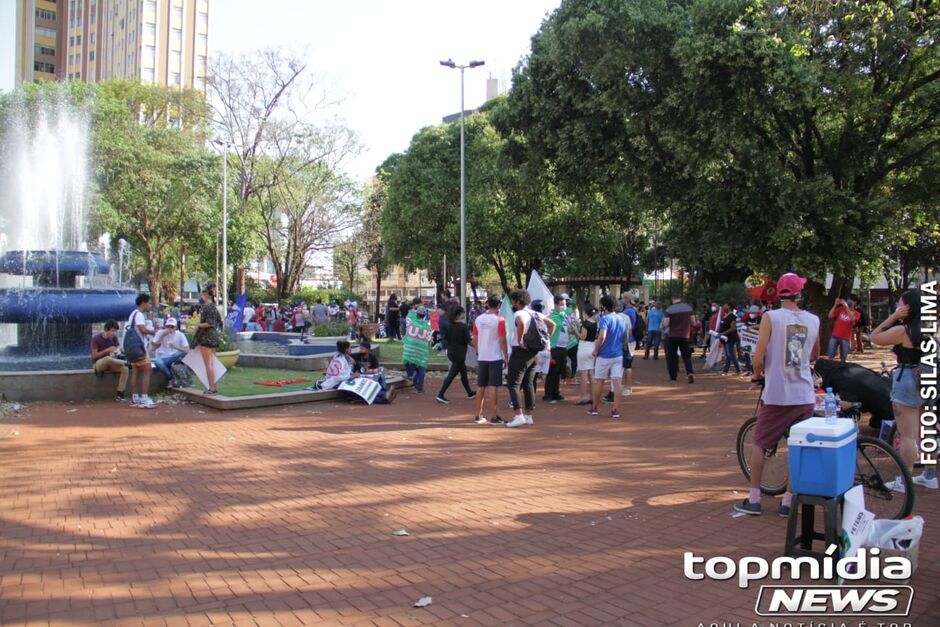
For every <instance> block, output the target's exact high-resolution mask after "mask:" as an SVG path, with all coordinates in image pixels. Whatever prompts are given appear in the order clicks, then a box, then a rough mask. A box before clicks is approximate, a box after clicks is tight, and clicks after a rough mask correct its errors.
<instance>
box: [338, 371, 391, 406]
mask: <svg viewBox="0 0 940 627" xmlns="http://www.w3.org/2000/svg"><path fill="white" fill-rule="evenodd" d="M336 389H337V390H339V391H341V392H352V393H353V394H355V395H356V396H358V397H359V398H361V399H362V400H364V401H365V402H367V403H369V404H370V405H371V404H372V402H373V401H374V400H375V397H376V396H378V394H379V392H381V391H382V386H381V385H379V383H378V382H377V381H373V380H372V379H366V378H365V377H356V378H355V379H347V380H346V381H343V382H342V383H340V384H339V387H338V388H336Z"/></svg>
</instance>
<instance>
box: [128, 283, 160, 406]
mask: <svg viewBox="0 0 940 627" xmlns="http://www.w3.org/2000/svg"><path fill="white" fill-rule="evenodd" d="M134 302H135V304H136V305H137V308H136V309H134V311H132V312H131V315H130V317H129V318H128V319H127V325H126V326H125V329H124V334H125V335H127V334H128V333H136V334H137V335H138V336H139V337H140V342H141V344H142V346H143V357H137V359H133V360H132V358H133V355H132V354H131V352H130V351H129V350H128V346H129V343H128V341H127V339H125V340H124V352H125V354H126V355H127V361H128V363H129V364H130V366H131V368H133V370H132V371H131V407H137V408H139V409H153V408H154V407H156V406H157V404H156V403H154V402H153V399H151V398H150V395H149V394H148V393H147V392H148V390H149V389H150V356H149V355H147V350H146V346H147V336H149V335H153V334H154V330H153V329H151V328H148V327H147V314H148V313H149V312H150V308H151V304H150V294H140V295H138V296H137V298H136V299H135V301H134Z"/></svg>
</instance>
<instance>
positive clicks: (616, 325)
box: [588, 295, 630, 418]
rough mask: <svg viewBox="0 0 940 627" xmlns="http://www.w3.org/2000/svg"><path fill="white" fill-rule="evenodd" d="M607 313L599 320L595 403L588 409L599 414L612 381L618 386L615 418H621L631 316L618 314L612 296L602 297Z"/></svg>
mask: <svg viewBox="0 0 940 627" xmlns="http://www.w3.org/2000/svg"><path fill="white" fill-rule="evenodd" d="M600 304H601V309H602V310H603V314H602V315H601V319H600V321H598V323H597V341H596V342H595V343H594V383H593V387H592V390H591V391H592V400H593V404H592V405H591V409H589V410H588V415H589V416H597V415H598V413H599V412H598V411H597V407H598V405H599V404H600V401H601V390H602V389H604V387H606V386H605V385H604V384H605V382H607V381H610V382H611V384H612V385H613V386H614V399H613V401H614V402H613V404H614V407H613V411H611V414H610V416H611V418H620V406H619V403H620V394H621V391H622V388H623V385H622V383H621V379H622V378H623V353H624V351H623V345H624V336H625V335H629V333H630V329H628V328H627V327H628V325H629V324H630V322H629V320H630V319H629V318H628V317H626V316H620V315H617V314H616V313H615V312H616V308H617V303H616V301H614V299H613V298H612V297H611V296H609V295H608V296H604V297H603V298H601V303H600Z"/></svg>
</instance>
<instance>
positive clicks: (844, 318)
mask: <svg viewBox="0 0 940 627" xmlns="http://www.w3.org/2000/svg"><path fill="white" fill-rule="evenodd" d="M861 317H862V313H861V312H860V311H855V310H854V309H852V308H851V307H850V306H849V304H848V303H846V302H845V300H844V299H842V298H837V299H836V303H835V304H834V305H833V306H832V309H830V310H829V319H830V320H834V322H833V323H832V336H830V338H829V348H828V350H827V351H826V356H828V357H829V358H830V359H832V358H833V357H835V355H836V350H838V351H839V361H842V362H845V360H846V359H847V358H848V356H849V342H850V341H851V339H852V329H853V328H854V327H855V323H856V322H857V321H858V319H859V318H861Z"/></svg>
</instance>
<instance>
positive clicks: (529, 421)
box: [522, 414, 535, 425]
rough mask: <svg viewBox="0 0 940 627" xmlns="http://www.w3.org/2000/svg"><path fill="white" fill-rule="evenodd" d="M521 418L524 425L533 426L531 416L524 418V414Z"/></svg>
mask: <svg viewBox="0 0 940 627" xmlns="http://www.w3.org/2000/svg"><path fill="white" fill-rule="evenodd" d="M522 417H523V418H525V423H526V424H527V425H534V424H535V421H534V420H532V416H526V415H525V414H522Z"/></svg>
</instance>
